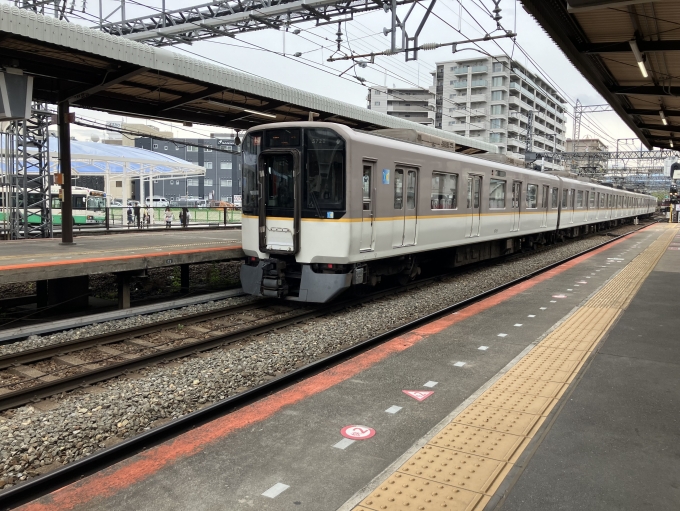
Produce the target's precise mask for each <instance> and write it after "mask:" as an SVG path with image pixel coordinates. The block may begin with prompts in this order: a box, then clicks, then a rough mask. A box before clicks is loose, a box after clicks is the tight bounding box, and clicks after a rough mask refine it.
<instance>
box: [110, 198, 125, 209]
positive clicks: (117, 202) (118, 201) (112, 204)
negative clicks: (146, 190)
mask: <svg viewBox="0 0 680 511" xmlns="http://www.w3.org/2000/svg"><path fill="white" fill-rule="evenodd" d="M122 205H123V201H122V200H119V199H113V200H112V201H111V206H114V207H115V206H118V207H121V206H122Z"/></svg>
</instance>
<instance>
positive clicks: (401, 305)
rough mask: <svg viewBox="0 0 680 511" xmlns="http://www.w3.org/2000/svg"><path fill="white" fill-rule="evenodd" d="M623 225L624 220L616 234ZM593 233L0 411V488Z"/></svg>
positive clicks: (449, 299)
mask: <svg viewBox="0 0 680 511" xmlns="http://www.w3.org/2000/svg"><path fill="white" fill-rule="evenodd" d="M629 230H631V228H630V227H628V226H624V227H623V228H621V229H620V232H628V231H629ZM603 240H604V238H603V237H602V236H593V237H590V238H587V239H583V240H578V241H574V242H569V243H564V244H559V245H556V246H555V247H554V248H552V249H551V250H546V251H543V252H540V253H537V254H533V255H528V256H527V257H524V258H522V259H518V260H514V261H512V262H505V263H499V264H496V265H492V266H488V267H483V268H479V269H476V270H474V271H465V272H461V273H459V274H457V275H455V276H451V277H447V278H445V279H443V280H442V281H439V282H433V283H431V284H428V285H425V286H423V287H422V288H420V289H417V290H414V291H411V292H408V293H400V294H398V295H394V296H391V297H388V298H384V299H381V300H377V301H376V302H371V303H367V304H365V305H363V306H359V307H354V308H352V309H351V310H347V311H343V312H340V313H337V314H333V315H331V316H327V317H325V318H319V319H315V320H313V321H309V322H307V323H305V324H300V325H295V326H292V327H289V328H285V329H282V330H278V331H275V332H271V333H268V334H264V335H261V336H258V337H255V338H253V339H252V341H251V342H244V343H241V344H238V345H233V346H230V347H225V348H216V349H214V350H211V351H210V352H207V353H203V354H200V355H197V356H192V357H187V358H185V359H182V360H181V361H175V362H172V363H169V364H164V365H158V366H154V367H151V368H147V369H144V370H141V371H139V373H137V375H134V376H133V375H128V376H126V377H119V378H115V379H112V380H109V381H107V382H103V383H101V384H99V385H97V386H96V387H93V388H92V389H90V390H89V391H88V390H77V391H74V392H72V393H69V394H66V395H62V396H61V397H58V398H53V399H52V400H49V401H42V402H40V403H36V404H35V405H33V406H24V407H21V408H19V409H17V410H10V411H7V412H4V413H2V414H0V465H1V466H2V475H1V476H0V488H3V487H4V488H8V487H10V486H13V485H14V484H16V483H17V482H18V481H22V480H25V479H27V478H30V477H34V476H36V475H38V474H41V473H45V472H47V471H49V470H52V469H55V468H58V467H59V466H61V465H62V464H66V463H69V462H72V461H75V460H77V459H79V458H81V457H83V456H86V455H88V454H91V453H93V452H95V451H97V450H98V449H101V448H104V447H107V446H110V445H114V444H115V443H117V442H119V441H121V440H122V439H124V438H128V437H130V436H133V435H135V434H137V433H139V432H142V431H145V430H148V429H150V428H151V427H153V426H156V425H159V424H162V423H164V422H167V421H168V420H171V419H174V418H176V417H180V416H182V415H184V414H186V413H189V412H191V411H194V410H196V409H199V408H202V407H203V406H205V405H207V404H210V403H213V402H215V401H217V400H221V399H224V398H226V397H228V396H231V395H234V394H236V393H239V392H242V391H243V390H245V389H247V388H250V387H252V386H255V385H258V384H261V383H263V382H265V381H266V380H268V379H271V378H273V377H275V376H277V375H280V374H282V373H285V372H288V371H291V370H293V369H295V368H298V367H300V366H302V365H304V364H307V363H309V362H312V361H314V360H317V359H319V358H321V357H323V356H324V355H326V354H328V353H332V352H335V351H337V350H339V349H341V348H343V347H346V346H348V345H351V344H354V343H356V342H358V341H362V340H364V339H366V338H367V337H370V336H373V335H376V334H378V333H380V332H384V331H386V330H389V329H391V328H394V327H395V326H396V325H398V324H400V323H404V322H406V321H410V320H412V319H415V318H417V317H419V316H422V315H424V314H427V313H429V312H433V311H436V310H439V309H441V308H442V307H443V306H446V305H449V304H453V303H456V302H458V301H460V300H462V299H465V298H468V297H470V296H473V295H476V294H478V293H481V292H483V291H485V290H488V289H490V288H493V287H496V286H498V285H500V284H503V283H505V282H508V281H509V280H512V279H515V278H519V277H521V276H523V275H526V274H527V273H529V272H531V271H534V270H538V269H540V268H542V267H544V266H546V265H547V264H550V263H553V262H556V261H559V260H561V259H564V258H566V257H569V256H571V255H574V254H575V253H578V252H581V251H583V250H586V249H588V248H592V247H594V246H596V245H599V244H600V243H602V242H603ZM220 305H221V304H220ZM206 306H209V305H206ZM212 306H215V307H216V306H218V304H216V303H215V304H213V305H212ZM147 318H148V317H147ZM146 320H150V319H146ZM130 321H144V319H139V318H130V319H129V320H125V321H124V323H125V324H124V325H123V326H121V328H124V327H125V326H131V323H127V322H130ZM98 328H102V326H101V325H98V326H96V327H86V328H83V329H79V330H78V331H74V332H72V333H70V334H69V333H63V334H57V335H59V336H60V337H59V339H61V340H66V338H69V336H73V335H90V334H92V333H96V332H98ZM50 337H54V336H50ZM33 342H40V341H39V340H34V341H33Z"/></svg>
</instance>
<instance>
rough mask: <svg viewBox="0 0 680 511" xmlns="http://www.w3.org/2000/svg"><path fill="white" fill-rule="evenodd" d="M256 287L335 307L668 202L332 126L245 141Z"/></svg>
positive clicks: (295, 126)
mask: <svg viewBox="0 0 680 511" xmlns="http://www.w3.org/2000/svg"><path fill="white" fill-rule="evenodd" d="M242 155H243V196H244V198H243V219H242V236H243V240H242V246H243V251H244V252H245V254H246V260H245V262H244V264H243V265H242V266H241V284H242V286H243V289H244V291H245V292H246V293H248V294H252V295H258V296H271V297H279V298H286V299H289V300H297V301H306V302H327V301H329V300H332V299H333V298H335V297H336V296H338V295H339V294H340V293H342V292H343V291H345V290H346V289H348V288H350V287H352V286H366V285H368V286H374V285H376V284H377V283H378V282H380V280H381V279H382V278H383V277H385V276H390V275H393V276H396V277H397V278H398V279H399V281H400V282H402V283H405V282H407V281H408V280H410V279H413V278H415V277H416V276H417V275H418V274H419V273H420V271H421V268H422V267H423V266H424V265H426V264H427V265H431V264H437V265H443V266H448V267H451V266H461V265H465V264H469V263H474V262H478V261H481V260H485V259H489V258H492V257H498V256H502V255H506V254H511V253H513V252H517V251H519V250H522V249H524V248H528V247H532V246H533V245H535V244H543V243H552V242H555V241H557V240H560V239H564V238H565V237H575V236H579V235H581V234H585V233H587V232H593V231H596V230H599V229H602V228H607V227H611V226H614V225H617V224H619V223H623V222H625V221H630V220H632V219H633V218H636V217H644V216H647V215H651V214H652V213H653V212H654V211H655V208H656V199H655V198H653V197H651V196H648V195H643V194H639V193H633V192H629V191H625V190H618V189H613V188H610V187H607V186H603V185H600V184H597V183H594V182H591V181H590V180H588V181H585V180H580V179H573V178H568V177H560V176H558V175H551V174H550V173H540V172H536V171H531V170H524V169H521V168H518V167H514V166H510V165H504V164H499V163H494V162H491V161H486V160H483V159H480V158H475V157H471V156H466V155H462V154H460V153H455V152H452V151H449V150H445V149H438V148H433V147H427V146H424V145H421V144H417V143H409V142H405V141H404V140H399V139H395V138H389V137H386V136H381V135H376V134H371V133H368V132H361V131H356V130H353V129H351V128H349V127H347V126H344V125H341V124H334V123H326V122H289V123H274V124H265V125H261V126H257V127H255V128H251V129H250V130H248V132H247V134H246V136H245V137H244V141H243V146H242Z"/></svg>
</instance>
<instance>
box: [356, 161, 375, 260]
mask: <svg viewBox="0 0 680 511" xmlns="http://www.w3.org/2000/svg"><path fill="white" fill-rule="evenodd" d="M361 194H362V204H361V215H362V218H361V244H360V245H359V249H360V250H361V251H362V252H367V251H370V250H373V210H374V207H375V205H374V204H373V195H374V193H373V164H372V163H369V162H364V174H363V179H362V182H361Z"/></svg>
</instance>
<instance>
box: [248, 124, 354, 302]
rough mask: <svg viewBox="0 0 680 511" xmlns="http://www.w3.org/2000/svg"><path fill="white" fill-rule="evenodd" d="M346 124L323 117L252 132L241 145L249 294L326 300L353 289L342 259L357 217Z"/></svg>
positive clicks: (350, 270) (348, 270) (271, 126)
mask: <svg viewBox="0 0 680 511" xmlns="http://www.w3.org/2000/svg"><path fill="white" fill-rule="evenodd" d="M343 128H344V127H339V126H337V125H328V124H325V123H318V122H317V123H311V122H310V123H279V124H271V125H263V126H261V127H258V128H254V129H251V130H249V131H248V133H247V134H246V136H245V138H244V140H243V147H242V153H243V221H242V222H243V223H242V233H243V241H242V246H243V251H244V252H245V254H246V262H245V263H244V264H243V265H242V266H241V285H242V286H243V290H244V291H245V292H246V293H248V294H252V295H257V296H270V297H276V298H286V299H289V300H298V301H307V302H327V301H329V300H332V299H333V298H334V297H336V296H337V295H339V294H340V293H342V292H343V291H344V290H345V289H347V288H348V287H350V285H351V279H352V276H353V273H352V269H351V267H350V266H349V265H347V264H343V262H344V261H346V259H347V255H348V254H347V251H348V247H349V246H350V221H351V219H350V218H349V211H348V208H347V202H348V201H347V193H348V192H347V154H346V152H347V146H348V144H347V142H346V140H345V138H343V137H342V136H341V134H340V133H341V131H342V130H343ZM344 129H347V128H344ZM303 220H304V222H303ZM303 225H304V227H303ZM303 229H304V235H303Z"/></svg>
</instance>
